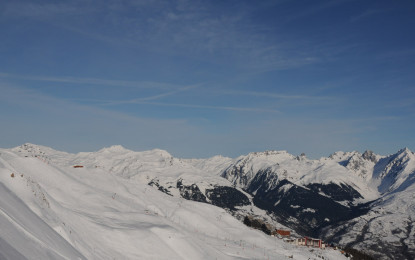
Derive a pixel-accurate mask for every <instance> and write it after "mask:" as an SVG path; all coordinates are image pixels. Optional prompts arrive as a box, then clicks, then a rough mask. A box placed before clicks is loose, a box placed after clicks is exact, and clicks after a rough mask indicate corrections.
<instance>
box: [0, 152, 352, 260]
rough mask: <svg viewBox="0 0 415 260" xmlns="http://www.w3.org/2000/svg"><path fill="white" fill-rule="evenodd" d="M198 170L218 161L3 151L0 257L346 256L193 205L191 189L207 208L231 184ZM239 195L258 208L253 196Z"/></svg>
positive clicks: (148, 154) (138, 154)
mask: <svg viewBox="0 0 415 260" xmlns="http://www.w3.org/2000/svg"><path fill="white" fill-rule="evenodd" d="M219 161H221V160H219ZM197 165H199V167H201V168H203V166H207V165H209V163H208V162H206V163H203V162H201V161H192V162H188V161H186V160H180V159H177V158H173V157H172V156H171V155H170V154H168V153H167V152H165V151H162V150H152V151H146V152H133V151H129V150H126V149H124V148H123V147H120V146H114V147H110V148H104V149H102V150H100V151H97V152H93V153H79V154H69V153H64V152H59V151H55V150H53V149H51V148H47V147H42V146H37V145H31V144H25V145H22V146H20V147H16V148H13V149H0V259H13V260H14V259H241V258H244V259H269V258H272V259H286V258H287V257H290V258H294V259H309V258H312V259H321V258H324V259H345V258H344V256H343V255H342V254H341V253H340V252H339V251H335V250H324V251H323V250H314V249H309V248H306V247H300V246H294V245H291V244H288V243H285V242H283V241H282V240H275V238H272V237H270V236H268V235H266V234H264V233H263V232H261V231H258V230H254V229H251V228H249V227H247V226H245V225H244V224H243V223H242V222H241V221H239V220H237V219H236V218H235V217H234V216H232V215H231V214H229V213H228V211H227V210H224V209H222V208H220V207H216V206H214V205H209V203H199V202H195V201H190V200H184V199H183V198H182V197H185V196H186V195H185V194H190V192H188V193H186V192H185V191H186V189H188V188H186V189H184V188H183V187H185V186H186V187H187V186H193V185H195V186H196V184H197V187H198V189H199V190H200V191H201V193H202V194H205V196H206V198H207V199H206V200H207V202H208V200H210V199H209V196H208V195H206V194H207V193H208V192H212V191H210V190H214V189H215V187H232V185H231V184H230V182H229V181H228V180H226V179H224V178H221V177H220V176H218V175H216V174H215V172H214V171H212V172H210V171H206V169H205V170H201V169H200V168H198V167H197ZM208 168H210V167H208ZM219 168H220V167H217V166H215V167H213V168H212V169H214V170H215V171H216V170H218V169H219ZM152 182H153V183H156V182H157V183H159V186H157V185H156V184H153V185H152V186H153V187H151V186H149V184H151V183H152ZM178 183H180V185H179V184H178ZM169 184H171V186H172V187H171V188H169V186H167V185H169ZM162 185H166V189H167V191H166V190H163V188H162V187H163V186H162ZM174 187H175V188H174ZM181 187H182V188H181ZM188 190H191V189H190V188H189V189H188ZM160 191H163V192H160ZM168 191H169V192H170V193H171V195H168V193H169V192H168ZM233 192H237V194H243V195H244V196H246V197H247V198H248V202H249V205H245V207H254V206H252V205H251V204H250V203H251V202H250V201H249V194H246V193H245V192H244V191H242V190H240V189H237V188H235V189H234V190H233ZM166 193H167V194H166ZM217 195H218V194H217ZM189 196H190V197H189V198H191V199H192V198H193V196H192V194H190V195H189ZM212 204H214V203H212ZM235 207H237V206H235ZM238 207H239V206H238ZM241 207H244V206H241ZM225 208H226V206H225Z"/></svg>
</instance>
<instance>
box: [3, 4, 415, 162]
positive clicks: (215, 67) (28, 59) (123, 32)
mask: <svg viewBox="0 0 415 260" xmlns="http://www.w3.org/2000/svg"><path fill="white" fill-rule="evenodd" d="M414 13H415V2H414V1H409V0H408V1H405V0H402V1H357V0H356V1H351V0H346V1H340V0H339V1H288V0H287V1H284V0H281V1H242V0H238V1H197V0H189V1H187V0H178V1H158V0H149V1H133V0H125V1H122V0H114V1H98V0H82V1H77V0H74V1H7V0H6V1H1V3H0V35H1V41H0V111H1V112H0V120H1V122H2V124H1V127H0V135H1V136H2V138H0V147H13V146H17V145H20V144H22V143H25V142H31V143H36V144H41V145H46V146H51V147H53V148H55V149H59V150H64V151H69V152H79V151H94V150H98V149H100V148H102V147H106V146H110V145H114V144H121V145H123V146H125V147H126V148H129V149H133V150H139V151H141V150H147V149H153V148H161V149H166V150H168V151H169V152H170V153H172V154H173V155H174V156H177V157H186V158H191V157H209V156H213V155H216V154H222V155H225V156H231V157H236V156H239V155H241V154H246V153H249V152H253V151H264V150H287V151H288V152H290V153H293V154H300V153H302V152H305V153H306V154H307V155H308V156H309V157H311V158H318V157H320V156H327V155H329V154H330V153H332V152H335V151H338V150H343V151H352V150H358V151H364V150H366V149H371V150H374V151H375V152H377V153H379V154H385V155H386V154H390V153H394V152H396V151H397V150H398V149H400V148H403V147H408V148H410V149H411V150H415V137H414V133H415V86H414V82H415V34H414V33H413V28H415V16H414V15H413V14H414Z"/></svg>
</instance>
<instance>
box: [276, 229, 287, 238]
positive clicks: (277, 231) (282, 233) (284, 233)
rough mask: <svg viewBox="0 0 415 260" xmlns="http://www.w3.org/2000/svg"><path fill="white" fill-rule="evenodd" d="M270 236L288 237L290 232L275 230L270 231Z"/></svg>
mask: <svg viewBox="0 0 415 260" xmlns="http://www.w3.org/2000/svg"><path fill="white" fill-rule="evenodd" d="M272 235H280V236H282V237H288V236H290V235H291V232H290V231H289V230H283V229H275V230H274V231H272Z"/></svg>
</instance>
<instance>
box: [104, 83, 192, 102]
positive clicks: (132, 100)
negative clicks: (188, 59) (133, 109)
mask: <svg viewBox="0 0 415 260" xmlns="http://www.w3.org/2000/svg"><path fill="white" fill-rule="evenodd" d="M195 88H197V85H193V86H186V87H182V88H179V89H176V90H173V91H168V92H164V93H161V94H157V95H153V96H148V97H143V98H135V99H129V100H120V101H108V102H105V103H104V105H121V104H143V102H146V101H151V100H158V99H162V98H165V97H168V96H173V95H175V94H178V93H180V92H184V91H187V90H190V89H195Z"/></svg>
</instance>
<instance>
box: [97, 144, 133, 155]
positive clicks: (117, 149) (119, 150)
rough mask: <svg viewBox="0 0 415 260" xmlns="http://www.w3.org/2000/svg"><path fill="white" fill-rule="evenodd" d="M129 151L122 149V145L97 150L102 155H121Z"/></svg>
mask: <svg viewBox="0 0 415 260" xmlns="http://www.w3.org/2000/svg"><path fill="white" fill-rule="evenodd" d="M129 151H130V150H128V149H126V148H124V147H123V146H122V145H112V146H110V147H105V148H102V149H101V150H99V152H104V153H123V152H129Z"/></svg>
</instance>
